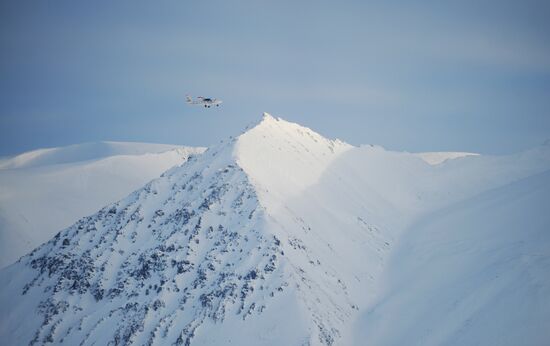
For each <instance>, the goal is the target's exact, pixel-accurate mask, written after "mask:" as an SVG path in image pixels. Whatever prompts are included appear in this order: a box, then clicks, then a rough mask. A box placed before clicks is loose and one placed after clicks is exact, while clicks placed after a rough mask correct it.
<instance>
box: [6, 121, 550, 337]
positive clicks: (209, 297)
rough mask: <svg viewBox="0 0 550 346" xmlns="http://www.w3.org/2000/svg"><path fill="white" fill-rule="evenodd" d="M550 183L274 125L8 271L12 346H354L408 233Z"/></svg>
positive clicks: (521, 163) (547, 154)
mask: <svg viewBox="0 0 550 346" xmlns="http://www.w3.org/2000/svg"><path fill="white" fill-rule="evenodd" d="M548 169H550V151H548V150H546V149H545V148H542V149H540V148H539V149H535V150H533V151H531V152H528V153H523V154H518V155H514V156H509V157H483V156H475V157H465V158H461V159H458V160H449V161H446V162H444V163H442V164H439V165H435V166H434V165H430V164H428V163H426V162H425V161H424V160H422V159H421V158H419V157H417V156H415V155H414V154H408V153H395V152H389V151H386V150H384V149H382V148H380V147H372V146H365V147H359V148H355V147H352V146H350V145H348V144H346V143H343V142H340V141H338V140H328V139H326V138H323V137H322V136H320V135H319V134H316V133H315V132H313V131H311V130H310V129H307V128H305V127H301V126H299V125H296V124H292V123H289V122H286V121H283V120H281V119H276V118H273V117H271V116H269V115H267V114H266V115H264V117H263V118H262V120H261V121H260V122H259V123H258V124H256V125H255V126H251V127H250V128H249V129H247V131H246V132H244V133H243V134H242V135H240V136H238V137H236V138H234V139H231V140H230V141H228V142H225V143H222V144H221V145H220V146H219V147H216V148H211V149H209V150H208V151H207V152H206V153H204V154H203V155H201V156H197V157H193V158H192V159H190V160H189V161H188V162H186V163H185V164H183V165H182V166H181V167H175V168H173V169H171V170H169V171H168V172H166V173H165V174H164V175H163V176H162V177H161V178H159V179H157V180H155V181H153V182H151V183H150V184H147V185H146V186H145V187H144V188H142V189H140V190H138V191H136V192H134V193H133V194H131V195H130V196H128V197H127V198H125V199H123V200H121V201H120V202H118V203H115V204H113V205H110V206H108V207H105V208H103V209H102V210H101V211H100V212H98V213H96V214H94V215H92V216H90V217H87V218H84V219H82V220H80V221H79V222H77V223H76V224H75V225H73V226H71V227H69V228H68V229H66V230H64V231H62V232H60V233H59V234H58V235H57V236H56V237H55V238H54V239H52V240H50V241H49V242H48V243H46V244H44V245H42V246H41V247H40V248H38V249H36V250H35V251H33V252H32V253H31V254H30V255H28V256H25V257H23V258H22V259H21V260H20V261H19V262H17V263H15V264H14V265H12V266H10V267H8V268H5V269H4V270H2V271H0V304H1V306H2V307H3V309H2V311H1V312H0V338H2V340H6V342H7V343H9V344H28V343H38V344H40V343H42V342H48V341H52V342H55V343H59V342H61V340H63V342H64V343H67V344H75V343H78V344H92V343H94V342H96V343H97V344H108V343H109V342H110V343H112V344H129V343H134V344H150V345H165V344H173V343H175V344H191V345H218V344H228V343H231V344H237V345H274V344H285V345H332V344H351V343H353V341H354V340H353V337H354V336H355V335H357V332H356V331H355V330H353V326H354V325H355V324H354V323H355V321H356V320H357V318H361V319H363V318H364V314H365V312H366V311H368V309H370V308H371V307H372V304H373V303H375V302H377V301H378V299H380V297H383V295H384V294H385V292H386V290H387V289H388V288H387V287H385V286H384V285H381V284H380V283H381V282H382V281H381V280H382V278H383V277H385V270H386V268H388V259H389V258H391V257H390V256H391V254H392V249H393V247H394V243H396V242H397V241H399V239H400V238H401V237H402V236H403V235H404V234H408V233H407V232H405V230H407V229H408V226H409V225H410V223H411V222H413V221H414V220H415V219H417V218H418V217H419V216H421V215H428V214H430V213H433V212H434V211H435V210H436V209H439V208H443V207H449V206H451V205H453V204H454V203H458V202H459V201H461V200H464V199H466V198H472V197H474V196H476V195H478V194H479V193H481V192H483V191H487V190H489V189H492V188H498V187H501V186H505V185H507V184H510V183H512V182H514V181H517V180H519V179H522V178H527V177H529V176H532V175H534V174H537V173H540V172H543V171H545V170H548ZM404 232H405V233H404ZM390 265H391V264H390ZM14 297H15V298H14ZM358 344H363V343H362V342H361V340H359V342H358Z"/></svg>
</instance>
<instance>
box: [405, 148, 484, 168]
mask: <svg viewBox="0 0 550 346" xmlns="http://www.w3.org/2000/svg"><path fill="white" fill-rule="evenodd" d="M415 155H416V156H418V157H420V158H421V159H422V160H424V161H426V162H427V163H429V164H430V165H439V164H442V163H443V162H445V161H447V160H454V159H459V158H461V157H467V156H477V155H479V154H475V153H466V152H441V151H440V152H436V151H434V152H427V153H415Z"/></svg>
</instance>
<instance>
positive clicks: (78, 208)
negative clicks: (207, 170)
mask: <svg viewBox="0 0 550 346" xmlns="http://www.w3.org/2000/svg"><path fill="white" fill-rule="evenodd" d="M202 150H203V149H201V148H196V149H195V148H189V147H177V146H171V145H162V144H148V143H117V142H101V143H87V144H81V145H72V146H69V147H62V148H52V149H41V150H36V151H32V152H29V153H25V154H21V155H18V156H16V157H14V158H11V159H6V160H4V161H3V162H2V163H0V166H1V167H3V168H2V169H0V267H3V266H5V265H7V264H9V263H12V262H13V261H15V260H17V258H19V257H20V256H22V255H24V254H25V253H27V252H28V251H30V250H32V249H33V248H34V247H36V246H37V245H39V244H41V243H42V242H44V241H46V240H48V239H50V238H51V237H52V236H53V235H54V234H55V233H57V232H58V231H59V230H60V229H62V228H65V227H68V226H69V225H71V224H72V223H74V222H75V221H76V220H78V218H80V217H82V216H85V215H88V214H91V213H93V212H95V211H97V209H99V208H101V207H102V206H104V205H105V204H107V203H110V202H113V201H116V200H118V199H120V198H122V197H124V196H125V195H127V194H128V193H130V192H131V191H133V190H135V189H137V188H139V187H141V186H142V185H143V184H145V183H146V182H147V181H149V180H151V179H153V178H156V177H158V176H159V175H160V174H161V173H162V172H163V171H165V170H167V169H168V168H170V167H172V166H174V165H177V164H181V163H182V162H184V161H185V160H186V159H187V157H188V156H189V155H190V154H193V153H199V152H201V151H202Z"/></svg>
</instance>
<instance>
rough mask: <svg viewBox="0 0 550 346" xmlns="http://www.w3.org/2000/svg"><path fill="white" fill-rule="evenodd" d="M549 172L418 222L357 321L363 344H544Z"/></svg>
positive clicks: (549, 268) (549, 286) (549, 270)
mask: <svg viewBox="0 0 550 346" xmlns="http://www.w3.org/2000/svg"><path fill="white" fill-rule="evenodd" d="M548 206H550V171H547V172H545V173H542V174H540V175H536V176H533V177H529V178H526V179H524V180H521V181H519V182H515V183H512V184H509V185H506V186H504V187H501V188H498V189H496V190H492V191H489V192H486V193H483V194H481V195H479V196H476V197H474V198H473V199H469V200H466V201H463V202H460V203H458V204H455V205H452V206H450V207H448V208H445V209H443V210H441V211H438V212H436V213H434V214H430V215H427V216H425V217H424V218H422V219H421V220H420V221H419V222H418V223H416V224H415V225H413V226H412V227H411V228H410V230H408V231H406V232H405V234H404V237H403V239H402V240H400V242H399V246H398V247H397V249H396V250H395V253H394V254H393V256H392V260H391V261H390V265H389V266H388V270H387V273H386V275H385V276H386V278H387V279H386V280H385V283H384V285H385V288H384V290H383V291H384V293H383V294H381V295H380V297H378V298H377V300H376V302H375V303H374V304H373V306H372V308H370V309H367V311H366V312H365V314H364V315H363V317H362V318H361V319H360V320H359V322H358V323H357V329H356V332H357V335H356V343H357V344H364V345H476V344H478V345H547V344H548V342H549V341H550V331H549V330H548V321H549V320H550V300H549V299H548V297H550V275H549V274H550V228H549V227H550V214H549V213H548Z"/></svg>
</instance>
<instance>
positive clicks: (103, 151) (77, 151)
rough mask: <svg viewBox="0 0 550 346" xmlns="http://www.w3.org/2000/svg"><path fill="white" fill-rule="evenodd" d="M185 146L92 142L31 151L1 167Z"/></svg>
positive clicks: (156, 150)
mask: <svg viewBox="0 0 550 346" xmlns="http://www.w3.org/2000/svg"><path fill="white" fill-rule="evenodd" d="M178 148H180V149H181V148H183V147H181V146H178V145H169V144H154V143H136V142H108V141H105V142H92V143H83V144H75V145H69V146H66V147H56V148H47V149H38V150H33V151H29V152H26V153H23V154H20V155H17V156H14V157H11V158H6V159H2V160H0V169H14V168H30V167H37V166H46V165H55V164H63V163H74V162H79V161H88V160H96V159H101V158H106V157H109V156H115V155H142V154H156V153H161V152H165V151H169V150H173V149H178Z"/></svg>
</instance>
